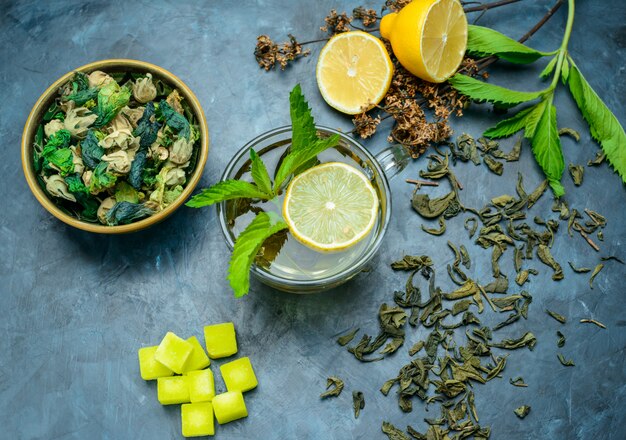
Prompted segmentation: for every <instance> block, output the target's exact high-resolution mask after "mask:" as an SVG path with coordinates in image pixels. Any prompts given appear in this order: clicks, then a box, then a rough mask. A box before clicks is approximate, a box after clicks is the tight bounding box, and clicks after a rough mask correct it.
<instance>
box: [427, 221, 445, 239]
mask: <svg viewBox="0 0 626 440" xmlns="http://www.w3.org/2000/svg"><path fill="white" fill-rule="evenodd" d="M422 231H424V232H427V233H429V234H431V235H442V234H443V233H444V232H446V221H445V220H444V219H443V217H439V229H435V228H426V227H425V226H424V225H422Z"/></svg>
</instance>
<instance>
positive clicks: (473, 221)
mask: <svg viewBox="0 0 626 440" xmlns="http://www.w3.org/2000/svg"><path fill="white" fill-rule="evenodd" d="M470 224H471V225H470ZM465 229H466V230H467V231H468V232H469V238H473V237H474V234H475V233H476V229H478V220H476V217H468V218H466V219H465Z"/></svg>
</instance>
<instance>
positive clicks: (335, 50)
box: [316, 31, 393, 115]
mask: <svg viewBox="0 0 626 440" xmlns="http://www.w3.org/2000/svg"><path fill="white" fill-rule="evenodd" d="M392 75H393V64H392V63H391V59H390V58H389V54H388V53H387V49H385V45H384V44H383V43H382V41H380V40H379V39H378V38H376V37H374V36H373V35H370V34H368V33H367V32H361V31H354V32H344V33H341V34H337V35H335V36H334V37H332V38H331V39H330V41H329V42H328V43H326V45H325V46H324V48H323V49H322V51H321V52H320V56H319V58H318V60H317V69H316V77H317V86H318V87H319V89H320V92H321V94H322V97H323V98H324V100H325V101H326V102H327V103H328V105H330V106H331V107H333V108H335V109H336V110H339V111H340V112H343V113H347V114H349V115H355V114H357V113H362V112H364V111H366V110H369V109H371V108H372V107H374V106H375V105H376V104H378V103H379V102H380V101H381V100H382V99H383V97H384V96H385V94H386V93H387V90H389V85H390V84H391V77H392Z"/></svg>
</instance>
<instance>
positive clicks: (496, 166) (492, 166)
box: [483, 156, 504, 176]
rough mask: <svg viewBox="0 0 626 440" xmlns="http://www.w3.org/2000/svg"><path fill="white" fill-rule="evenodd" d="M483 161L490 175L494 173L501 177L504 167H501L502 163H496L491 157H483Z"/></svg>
mask: <svg viewBox="0 0 626 440" xmlns="http://www.w3.org/2000/svg"><path fill="white" fill-rule="evenodd" d="M483 161H484V162H485V165H487V168H489V170H490V171H491V172H492V173H495V174H497V175H498V176H501V175H502V172H503V171H504V165H502V162H498V161H497V160H495V159H493V158H492V157H491V156H484V157H483Z"/></svg>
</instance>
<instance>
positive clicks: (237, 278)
mask: <svg viewBox="0 0 626 440" xmlns="http://www.w3.org/2000/svg"><path fill="white" fill-rule="evenodd" d="M273 217H274V216H270V215H268V214H267V213H265V212H261V213H259V214H257V215H256V217H254V219H253V220H252V222H250V224H249V225H248V226H247V227H246V229H244V230H243V232H242V233H241V234H239V237H237V240H236V241H235V247H234V248H233V254H232V255H231V257H230V264H229V266H228V281H230V287H232V289H233V291H234V293H235V297H236V298H240V297H242V296H244V295H246V294H247V293H248V291H249V290H250V268H251V267H252V263H253V262H254V258H255V257H256V255H257V254H258V253H259V250H260V249H261V247H263V243H265V240H267V239H268V238H270V237H271V236H272V235H274V234H276V233H277V232H280V231H282V230H283V229H287V223H285V222H284V221H282V220H281V219H277V218H273Z"/></svg>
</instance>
